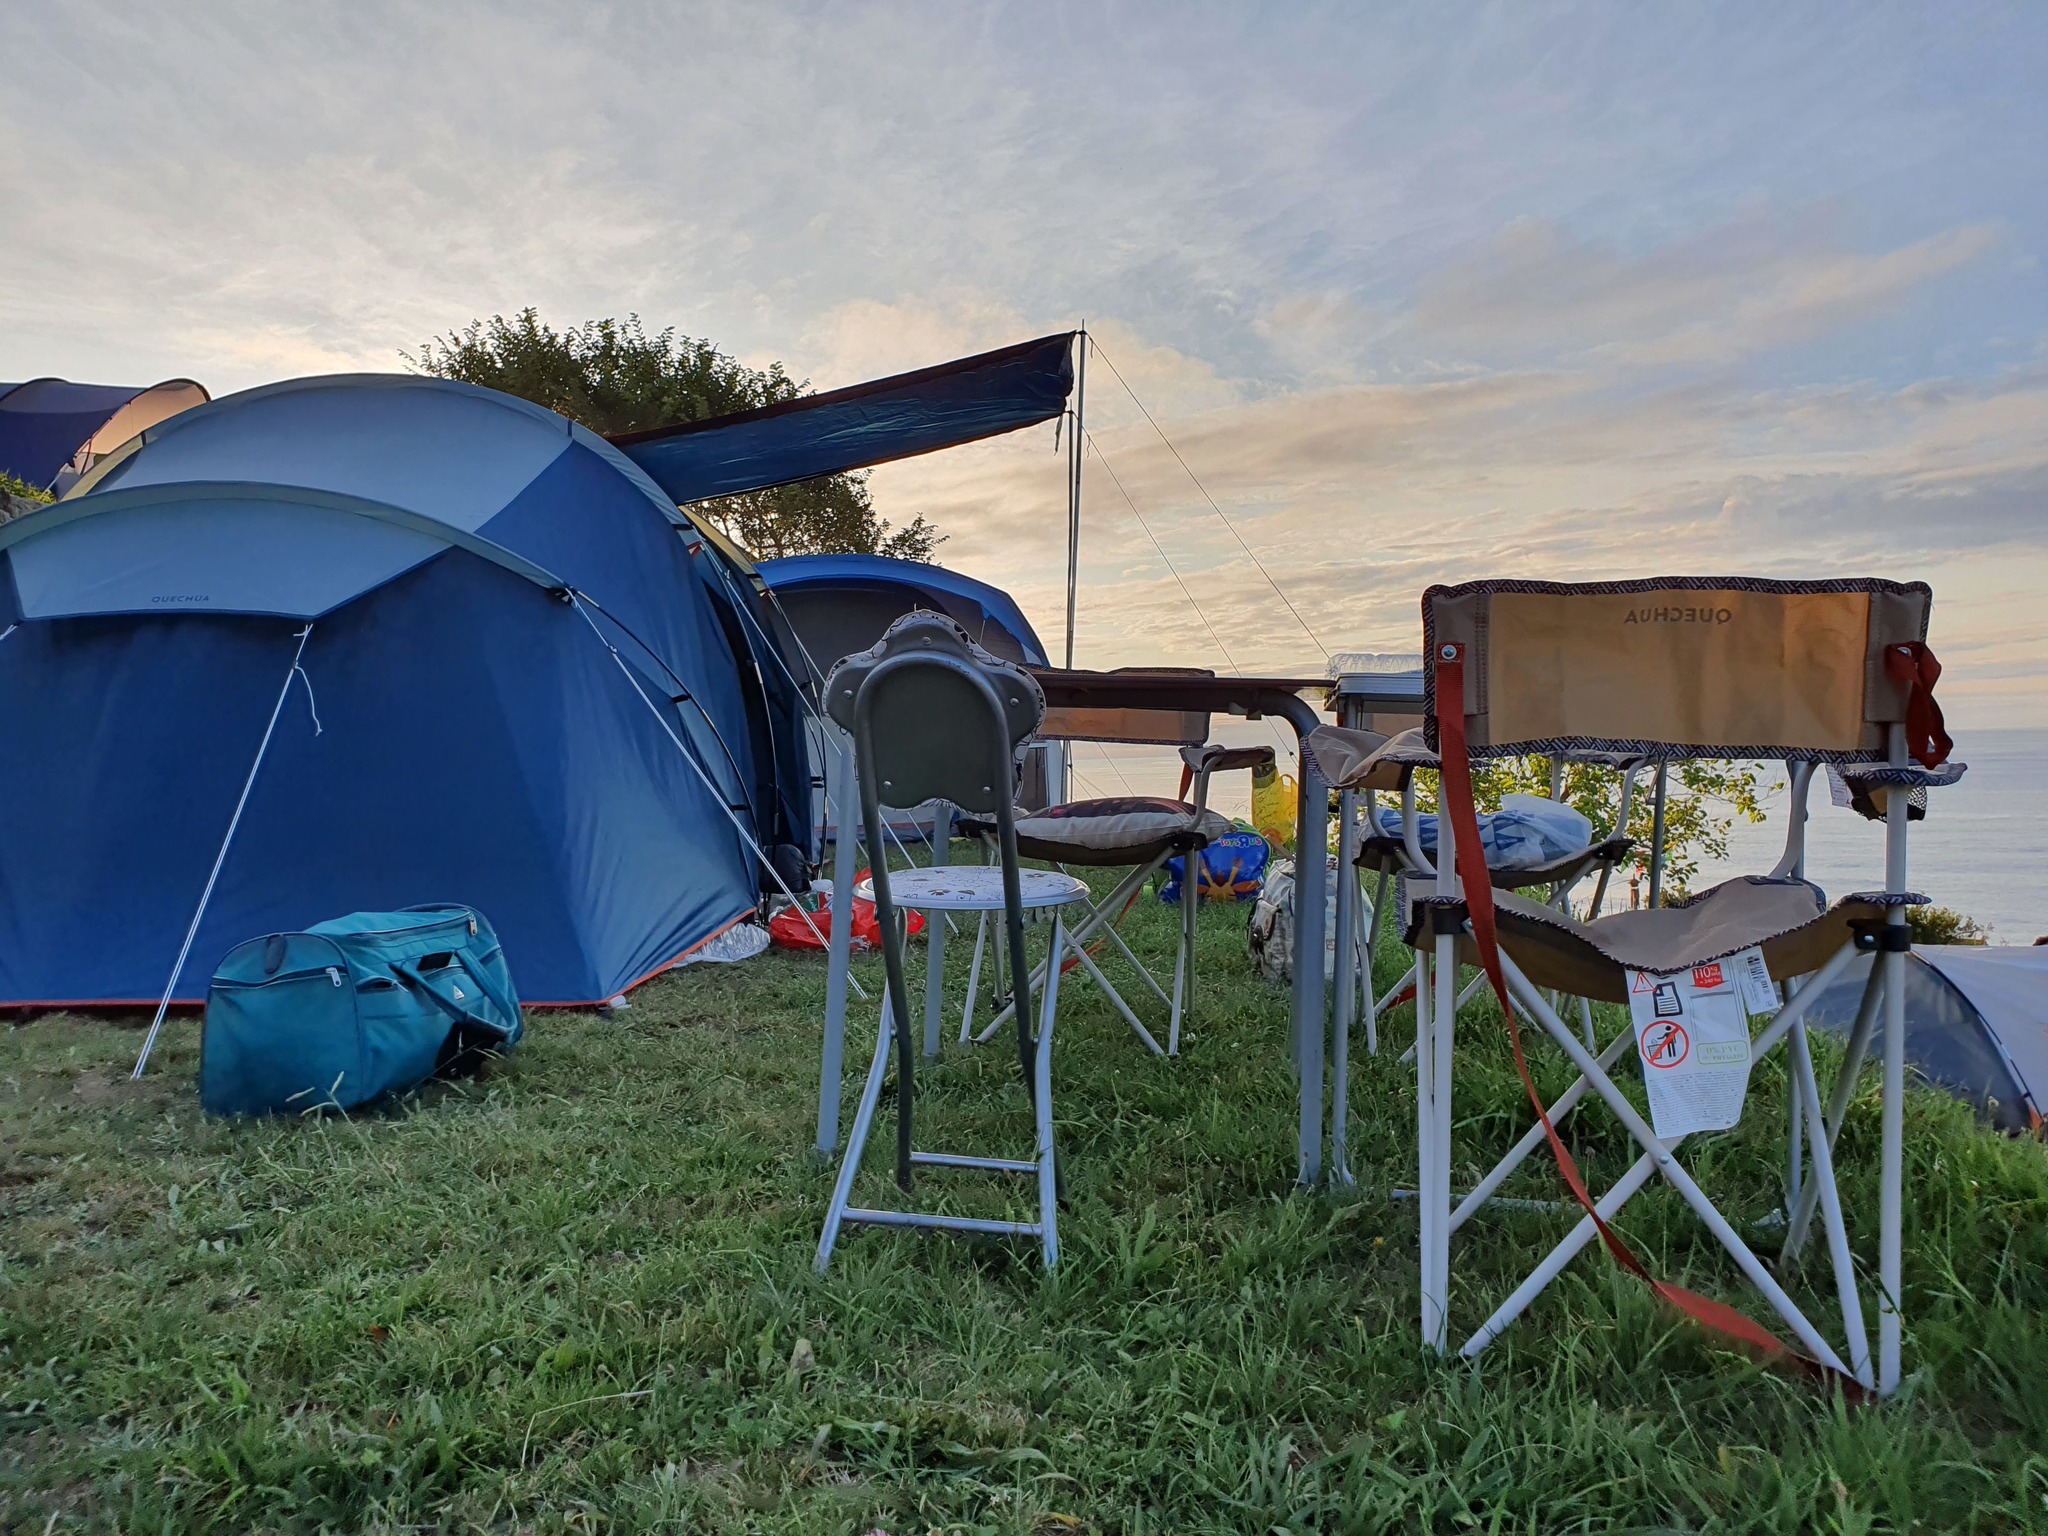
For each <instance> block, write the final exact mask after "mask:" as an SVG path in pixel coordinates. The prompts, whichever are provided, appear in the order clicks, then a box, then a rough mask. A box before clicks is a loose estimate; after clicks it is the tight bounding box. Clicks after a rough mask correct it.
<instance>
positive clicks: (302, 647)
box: [128, 624, 313, 1083]
mask: <svg viewBox="0 0 2048 1536" xmlns="http://www.w3.org/2000/svg"><path fill="white" fill-rule="evenodd" d="M312 638H313V626H312V625H311V624H308V625H307V626H306V627H305V628H304V629H302V630H300V631H299V646H298V649H297V650H295V651H293V652H292V664H291V665H290V666H289V667H287V668H285V673H284V686H283V687H282V688H280V689H278V690H277V702H276V703H275V704H273V705H271V706H270V723H269V724H268V725H266V726H264V727H263V740H262V741H261V742H260V743H258V744H257V747H256V761H254V762H253V763H251V764H250V765H249V777H248V778H246V779H244V780H243V781H242V795H241V798H240V799H238V800H237V801H236V802H235V814H234V815H232V816H230V817H229V818H228V835H227V836H226V837H224V838H222V839H221V840H220V852H219V853H217V854H215V855H214V856H213V872H212V873H211V874H209V875H208V876H207V877H206V889H205V890H203V891H201V892H200V893H199V906H198V907H197V909H195V910H194V912H193V913H192V924H191V926H190V927H188V928H187V929H186V930H185V942H184V943H183V944H181V945H179V946H178V958H177V959H176V960H175V961H174V962H172V965H171V979H170V980H169V981H167V982H165V983H164V995H163V997H162V998H161V999H160V1000H159V1001H158V1003H157V1005H156V1017H155V1018H153V1019H151V1020H150V1021H149V1033H148V1034H147V1035H145V1036H144V1037H143V1041H142V1054H141V1055H139V1056H137V1057H136V1058H135V1070H134V1071H133V1072H130V1073H129V1074H128V1080H129V1081H130V1082H131V1083H132V1082H135V1081H137V1080H138V1079H140V1078H141V1076H142V1070H143V1068H145V1067H147V1066H148V1065H149V1053H150V1052H151V1051H153V1050H155V1049H156V1037H157V1036H158V1035H159V1034H161V1033H162V1032H163V1027H164V1015H165V1014H167V1013H169V1012H170V1011H171V994H172V993H174V992H176V991H177V990H178V978H179V977H180V976H182V975H183V974H184V973H185V961H186V960H187V959H188V958H189V957H190V956H191V954H192V942H193V940H195V939H197V938H198V937H199V921H200V919H201V918H203V917H205V916H206V904H207V903H208V902H209V901H211V900H213V888H214V885H215V884H216V883H217V882H218V881H219V880H220V871H221V866H222V865H224V864H226V863H227V861H228V848H229V846H230V845H231V844H232V843H233V842H234V840H235V829H236V828H237V827H239V826H241V824H242V812H243V810H244V809H245V808H246V807H247V806H248V804H249V791H250V790H252V789H254V788H255V787H256V774H257V771H258V770H259V769H261V768H262V766H263V755H264V753H266V752H268V751H269V750H270V738H271V737H272V736H274V735H276V734H277V717H278V716H279V715H281V714H283V713H284V701H285V700H286V699H288V698H290V697H291V691H292V679H293V678H294V677H296V676H298V674H299V660H300V658H301V657H303V656H304V655H305V654H306V642H307V641H308V640H310V639H312Z"/></svg>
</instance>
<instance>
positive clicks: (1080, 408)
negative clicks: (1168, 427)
mask: <svg viewBox="0 0 2048 1536" xmlns="http://www.w3.org/2000/svg"><path fill="white" fill-rule="evenodd" d="M1074 347H1075V358H1074V430H1073V432H1072V433H1070V434H1069V435H1068V438H1067V460H1068V469H1067V668H1068V670H1069V671H1071V670H1073V666H1074V605H1075V598H1076V595H1077V593H1078V591H1079V589H1080V581H1081V461H1082V459H1083V457H1084V449H1085V448H1086V447H1087V437H1086V433H1087V431H1088V416H1087V412H1088V322H1087V321H1085V320H1084V321H1082V322H1081V329H1080V331H1079V332H1077V333H1076V335H1075V338H1074Z"/></svg>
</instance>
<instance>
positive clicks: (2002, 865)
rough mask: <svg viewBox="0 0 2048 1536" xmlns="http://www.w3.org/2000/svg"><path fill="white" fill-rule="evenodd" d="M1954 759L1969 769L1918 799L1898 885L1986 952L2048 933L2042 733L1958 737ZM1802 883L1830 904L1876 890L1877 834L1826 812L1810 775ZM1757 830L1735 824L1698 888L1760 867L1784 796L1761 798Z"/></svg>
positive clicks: (1773, 845) (1878, 829)
mask: <svg viewBox="0 0 2048 1536" xmlns="http://www.w3.org/2000/svg"><path fill="white" fill-rule="evenodd" d="M1954 759H1955V761H1957V762H1961V763H1966V764H1968V765H1969V771H1968V772H1967V773H1965V774H1964V775H1963V777H1962V780H1961V782H1960V783H1957V784H1955V785H1953V786H1951V787H1949V788H1947V789H1932V790H1929V791H1928V792H1927V794H1928V806H1927V819H1926V820H1925V821H1916V822H1914V823H1913V829H1912V832H1911V834H1910V835H1909V836H1908V837H1907V840H1906V883H1907V885H1908V886H1909V887H1910V888H1911V889H1913V890H1916V891H1919V892H1921V893H1922V894H1923V895H1925V896H1927V897H1928V898H1929V899H1930V900H1932V901H1934V902H1935V903H1937V904H1938V905H1940V906H1944V907H1952V908H1954V909H1955V910H1956V911H1958V912H1961V913H1962V914H1963V915H1964V916H1966V917H1971V918H1975V919H1976V920H1977V922H1978V923H1980V924H1982V925H1983V926H1984V927H1985V928H1987V929H1988V930H1990V933H1989V937H1990V940H1991V942H1992V943H1994V944H2031V943H2033V942H2034V940H2035V939H2037V938H2040V937H2042V936H2043V935H2048V771H2044V769H2048V731H2043V730H2005V731H1964V732H1961V733H1959V734H1958V736H1957V739H1956V749H1955V752H1954ZM1807 809H1808V811H1809V813H1810V815H1809V819H1808V821H1807V824H1806V876H1807V878H1808V879H1809V880H1812V881H1814V882H1815V883H1816V884H1818V885H1819V886H1820V887H1821V889H1823V890H1825V891H1826V892H1827V893H1828V895H1829V896H1830V897H1835V896H1843V895H1847V894H1848V893H1849V892H1851V891H1860V890H1875V889H1878V888H1880V887H1882V886H1883V884H1884V826H1883V824H1882V823H1880V822H1874V821H1866V820H1864V819H1863V818H1862V817H1861V816H1858V815H1857V814H1856V813H1855V812H1854V811H1852V810H1849V809H1847V808H1845V807H1840V806H1836V805H1834V804H1832V803H1831V802H1830V800H1829V798H1828V792H1827V782H1826V780H1825V778H1824V777H1817V778H1816V779H1815V782H1814V786H1813V791H1812V793H1811V795H1810V796H1809V799H1808V803H1807ZM1767 810H1768V812H1769V815H1768V818H1767V819H1766V821H1765V822H1764V823H1763V824H1762V825H1761V826H1751V825H1749V824H1748V823H1738V824H1737V825H1736V827H1735V828H1734V829H1733V831H1731V833H1730V834H1729V838H1728V845H1729V846H1728V857H1727V858H1726V859H1723V860H1718V861H1716V862H1714V863H1713V864H1711V865H1708V866H1705V867H1703V869H1702V871H1701V874H1702V880H1703V883H1711V882H1712V881H1713V880H1715V879H1719V878H1724V877H1725V876H1727V875H1732V874H1739V873H1743V872H1745V871H1755V870H1763V869H1768V868H1769V867H1770V866H1771V865H1772V864H1774V863H1776V862H1777V859H1778V855H1779V854H1780V853H1781V852H1782V851H1783V849H1784V846H1785V794H1784V792H1783V791H1782V790H1781V791H1780V792H1779V793H1777V794H1775V795H1773V796H1771V797H1769V800H1768V804H1767Z"/></svg>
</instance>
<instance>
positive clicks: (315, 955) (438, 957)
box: [199, 906, 520, 1115]
mask: <svg viewBox="0 0 2048 1536" xmlns="http://www.w3.org/2000/svg"><path fill="white" fill-rule="evenodd" d="M519 1035H520V1015H519V997H518V994H517V993H515V992H514V991H513V989H512V978H511V976H510V975H509V974H508V973H507V971H506V969H505V956H504V953H503V951H502V950H501V949H500V948H499V946H498V936H497V935H496V934H495V933H493V932H492V931H491V925H490V924H489V923H487V922H485V921H484V919H483V916H482V914H480V913H478V912H476V911H475V910H474V909H472V908H470V907H458V906H427V907H408V908H406V909H405V910H404V911H403V912H356V913H352V914H350V915H349V916H347V917H337V918H335V919H333V920H332V921H331V922H325V923H316V924H315V925H314V926H313V927H311V928H309V929H307V930H306V931H305V932H304V933H273V934H270V935H269V936H268V937H266V938H261V939H251V940H249V941H248V942H247V943H246V944H237V945H236V946H235V947H234V948H233V949H231V950H229V951H228V955H227V958H226V959H225V960H223V961H221V963H220V968H219V969H218V970H216V971H215V972H214V974H213V984H212V986H211V987H210V988H209V989H208V991H207V994H206V1025H205V1029H204V1031H203V1033H202V1035H201V1043H200V1055H199V1102H200V1104H201V1106H202V1107H204V1108H205V1110H206V1111H207V1113H209V1114H214V1115H268V1114H275V1113H279V1112H282V1111H301V1110H307V1109H316V1108H323V1107H324V1108H332V1109H352V1108H354V1107H355V1106H356V1105H358V1104H366V1103H368V1102H369V1101H370V1100H371V1099H375V1098H378V1097H381V1096H382V1095H384V1094H387V1093H403V1092H404V1091H405V1090H406V1089H408V1088H411V1087H414V1086H415V1085H417V1084H419V1083H422V1082H425V1081H426V1080H427V1079H428V1078H429V1077H432V1076H433V1075H434V1074H435V1073H436V1072H450V1071H456V1070H461V1069H462V1068H464V1067H465V1066H467V1065H470V1064H472V1063H473V1062H474V1061H476V1060H477V1059H478V1057H479V1055H480V1054H481V1052H483V1051H485V1050H491V1051H501V1052H502V1051H506V1050H510V1049H511V1048H512V1047H513V1046H514V1045H516V1044H517V1043H518V1041H519Z"/></svg>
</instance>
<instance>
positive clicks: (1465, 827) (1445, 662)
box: [1436, 644, 1932, 1397]
mask: <svg viewBox="0 0 2048 1536" xmlns="http://www.w3.org/2000/svg"><path fill="white" fill-rule="evenodd" d="M1929 659H1930V660H1931V659H1932V658H1929ZM1436 708H1437V721H1436V728H1437V735H1438V738H1439V741H1438V746H1439V751H1440V755H1441V758H1442V775H1443V811H1444V816H1445V818H1446V819H1447V820H1448V821H1449V822H1450V824H1451V834H1452V837H1453V838H1454V839H1455V841H1456V845H1457V870H1458V877H1459V881H1460V883H1461V885H1462V887H1463V890H1464V894H1465V906H1466V908H1467V909H1468V910H1469V911H1470V913H1471V916H1472V938H1473V942H1474V944H1475V945H1476V946H1477V948H1478V950H1479V963H1480V966H1481V967H1482V968H1483V969H1484V970H1485V972H1486V979H1487V980H1488V981H1489V982H1491V983H1492V985H1493V995H1494V996H1495V997H1497V998H1498V999H1500V1011H1501V1014H1502V1016H1503V1017H1504V1018H1506V1020H1507V1024H1508V1041H1509V1043H1510V1044H1511V1045H1512V1046H1513V1047H1514V1052H1515V1070H1516V1071H1517V1072H1519V1073H1520V1074H1521V1076H1522V1087H1523V1088H1524V1089H1526V1090H1527V1091H1528V1094H1529V1102H1530V1103H1531V1104H1533V1105H1535V1106H1536V1118H1537V1119H1538V1120H1540V1121H1542V1122H1543V1134H1544V1136H1545V1137H1546V1138H1547V1139H1548V1140H1549V1142H1550V1151H1551V1155H1552V1156H1554V1157H1555V1158H1556V1159H1557V1167H1558V1171H1559V1172H1560V1173H1562V1174H1563V1175H1564V1181H1565V1183H1567V1184H1568V1185H1570V1186H1571V1191H1572V1196H1573V1198H1575V1199H1576V1200H1577V1201H1578V1202H1579V1205H1580V1207H1581V1208H1582V1209H1583V1210H1584V1211H1585V1213H1586V1214H1587V1215H1588V1216H1589V1217H1591V1218H1592V1221H1593V1225H1594V1227H1595V1228H1596V1229H1598V1231H1599V1233H1600V1241H1601V1242H1603V1243H1604V1244H1606V1245H1607V1251H1608V1252H1609V1253H1610V1254H1612V1255H1613V1256H1614V1261H1615V1263H1617V1264H1619V1265H1620V1266H1621V1267H1622V1268H1623V1269H1625V1270H1627V1271H1628V1272H1629V1273H1630V1274H1632V1275H1634V1276H1636V1277H1637V1278H1638V1279H1640V1280H1641V1281H1643V1283H1644V1284H1646V1285H1648V1286H1649V1287H1650V1289H1651V1290H1653V1291H1655V1292H1656V1293H1657V1294H1658V1295H1659V1296H1661V1297H1662V1298H1663V1299H1664V1300H1665V1301H1667V1302H1669V1303H1670V1304H1671V1305H1672V1306H1674V1307H1676V1308H1677V1309H1678V1310H1679V1311H1681V1312H1683V1313H1684V1314H1685V1315H1686V1316H1687V1317H1690V1318H1692V1319H1693V1320H1694V1321H1695V1322H1697V1323H1699V1324H1701V1325H1702V1326H1703V1327H1706V1328H1708V1329H1711V1330H1712V1331H1713V1332H1715V1333H1718V1334H1720V1335H1722V1336H1723V1337H1724V1338H1728V1339H1732V1340H1734V1341H1735V1342H1736V1343H1738V1344H1743V1345H1747V1346H1748V1347H1749V1348H1751V1349H1753V1350H1755V1351H1756V1352H1757V1353H1759V1354H1761V1355H1764V1356H1766V1357H1768V1358H1771V1359H1776V1360H1785V1361H1789V1362H1792V1363H1794V1364H1797V1365H1800V1366H1802V1367H1804V1368H1807V1369H1810V1370H1812V1371H1814V1372H1815V1373H1817V1374H1820V1375H1823V1376H1827V1377H1831V1378H1835V1379H1838V1380H1840V1381H1841V1382H1842V1383H1843V1386H1844V1390H1845V1391H1846V1392H1848V1393H1849V1394H1851V1395H1852V1396H1857V1397H1860V1396H1861V1395H1862V1388H1861V1387H1860V1386H1859V1385H1858V1384H1857V1383H1856V1382H1855V1381H1853V1380H1851V1379H1850V1378H1848V1377H1845V1376H1841V1375H1840V1373H1839V1372H1836V1371H1832V1370H1830V1369H1828V1367H1826V1366H1825V1365H1823V1364H1822V1363H1821V1362H1820V1361H1818V1360H1815V1359H1814V1358H1812V1357H1811V1356H1810V1355H1807V1354H1805V1353H1803V1352H1802V1351H1800V1350H1797V1349H1794V1348H1793V1347H1792V1346H1791V1345H1790V1344H1787V1343H1786V1342H1785V1341H1784V1340H1783V1339H1781V1338H1779V1337H1778V1336H1777V1335H1776V1334H1774V1333H1772V1332H1771V1331H1770V1330H1769V1329H1767V1328H1765V1327H1763V1326H1762V1325H1761V1324H1759V1323H1757V1322H1756V1321H1755V1320H1754V1319H1752V1318H1750V1317H1748V1316H1745V1315H1744V1314H1743V1313H1741V1312H1738V1311H1736V1310H1735V1308H1733V1307H1731V1306H1728V1305H1727V1304H1725V1303H1723V1302H1719V1301H1715V1300H1713V1299H1712V1298H1711V1297H1707V1296H1701V1295H1699V1294H1698V1293H1697V1292H1694V1291H1689V1290H1687V1289H1685V1287H1684V1286H1681V1285H1673V1284H1672V1283H1671V1282H1670V1281H1668V1280H1659V1279H1657V1278H1656V1277H1655V1276H1654V1275H1652V1274H1651V1273H1650V1272H1649V1270H1648V1269H1646V1268H1645V1267H1644V1265H1643V1261H1642V1260H1641V1259H1639V1258H1637V1257H1636V1256H1635V1253H1634V1251H1633V1250H1632V1249H1631V1248H1630V1247H1629V1246H1628V1244H1627V1243H1625V1242H1623V1241H1622V1239H1621V1237H1620V1235H1619V1234H1618V1233H1616V1232H1615V1230H1614V1229H1613V1228H1612V1227H1610V1226H1609V1225H1608V1224H1607V1222H1606V1220H1605V1218H1603V1217H1602V1216H1601V1214H1600V1212H1599V1210H1598V1208H1597V1207H1596V1206H1595V1204H1594V1201H1593V1197H1592V1195H1591V1194H1590V1193H1589V1192H1588V1191H1587V1189H1586V1181H1585V1179H1584V1177H1583V1176H1581V1174H1580V1173H1579V1165H1578V1164H1577V1163H1576V1162H1575V1161H1573V1159H1572V1155H1571V1153H1570V1152H1569V1151H1568V1150H1566V1148H1565V1144H1564V1141H1563V1140H1562V1139H1561V1138H1560V1137H1559V1136H1558V1134H1557V1127H1555V1126H1554V1125H1552V1124H1551V1123H1550V1112H1549V1111H1548V1110H1547V1109H1545V1108H1544V1105H1543V1095H1542V1094H1540V1093H1538V1092H1537V1091H1536V1080H1535V1079H1534V1078H1533V1077H1531V1076H1530V1075H1529V1062H1528V1059H1527V1058H1526V1057H1525V1056H1524V1055H1523V1054H1522V1031H1521V1027H1520V1026H1519V1025H1518V1024H1517V1023H1516V1021H1515V1009H1514V1004H1513V1003H1512V1002H1511V1001H1509V998H1508V986H1507V978H1506V977H1505V975H1504V974H1503V973H1502V971H1501V965H1500V939H1499V933H1498V930H1497V929H1496V927H1495V924H1494V908H1493V881H1492V880H1491V879H1490V878H1489V877H1488V875H1487V869H1486V853H1485V850H1484V848H1483V847H1482V846H1481V844H1480V841H1479V817H1478V813H1477V809H1476V807H1475V806H1474V804H1473V799H1472V764H1471V760H1470V758H1469V756H1468V755H1467V750H1466V743H1465V648H1464V646H1462V645H1457V644H1447V645H1444V646H1442V647H1440V648H1439V650H1438V652H1437V657H1436ZM1438 846H1439V848H1441V846H1442V845H1441V841H1439V845H1438Z"/></svg>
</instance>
